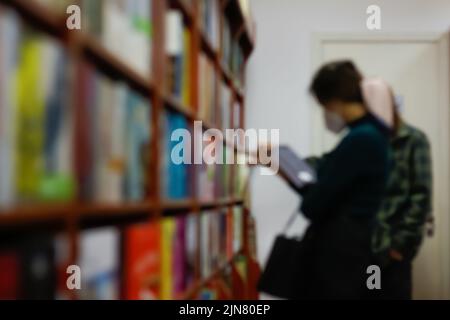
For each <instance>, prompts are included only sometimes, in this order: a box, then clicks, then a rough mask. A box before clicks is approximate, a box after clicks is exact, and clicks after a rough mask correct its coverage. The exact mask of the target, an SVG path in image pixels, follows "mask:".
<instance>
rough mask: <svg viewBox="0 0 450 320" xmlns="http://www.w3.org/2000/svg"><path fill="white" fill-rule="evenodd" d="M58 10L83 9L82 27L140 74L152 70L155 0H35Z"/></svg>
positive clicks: (61, 13) (65, 15)
mask: <svg viewBox="0 0 450 320" xmlns="http://www.w3.org/2000/svg"><path fill="white" fill-rule="evenodd" d="M32 1H36V2H39V3H41V4H43V5H45V6H46V8H47V9H48V10H50V11H51V12H53V13H54V14H59V15H61V16H64V17H68V15H67V12H66V11H67V8H68V7H69V6H70V5H78V6H79V8H80V9H81V30H82V31H83V32H85V33H87V34H90V35H91V36H93V37H94V38H95V39H96V40H98V41H100V42H101V43H102V45H103V46H104V47H105V48H106V49H108V50H109V51H110V52H111V53H113V54H114V55H115V56H117V57H118V58H120V59H121V60H122V61H123V62H125V63H127V64H128V65H129V66H130V67H132V68H133V69H134V70H136V71H137V72H138V73H139V74H140V75H142V76H144V77H148V76H149V75H150V74H151V66H152V64H151V61H152V53H153V52H152V51H153V50H152V45H153V43H152V39H153V21H152V18H153V17H152V10H153V7H152V1H153V0H95V1H92V0H77V1H72V0H32Z"/></svg>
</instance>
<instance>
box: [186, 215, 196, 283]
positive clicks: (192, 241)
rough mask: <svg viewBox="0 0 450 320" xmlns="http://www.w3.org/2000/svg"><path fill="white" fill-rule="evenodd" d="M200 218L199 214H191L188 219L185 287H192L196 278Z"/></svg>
mask: <svg viewBox="0 0 450 320" xmlns="http://www.w3.org/2000/svg"><path fill="white" fill-rule="evenodd" d="M198 221H199V216H198V215H197V214H189V215H188V216H187V217H186V227H185V228H186V231H185V255H186V260H185V268H186V269H185V286H186V288H188V287H190V286H191V285H192V284H193V283H194V281H195V277H196V272H197V265H198V256H197V252H198V250H199V242H198V239H199V237H198V235H199V228H198V223H199V222H198Z"/></svg>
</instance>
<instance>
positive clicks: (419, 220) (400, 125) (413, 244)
mask: <svg viewBox="0 0 450 320" xmlns="http://www.w3.org/2000/svg"><path fill="white" fill-rule="evenodd" d="M394 119H395V129H394V133H393V136H392V138H391V152H392V160H393V161H392V168H391V172H390V176H389V179H388V185H387V190H386V196H385V198H384V200H383V202H382V205H381V208H380V210H379V212H378V215H377V224H376V227H375V230H374V234H373V245H372V247H373V251H374V253H375V256H376V261H377V263H379V264H380V267H381V269H382V273H381V283H382V285H381V291H380V292H379V293H378V294H379V297H380V298H381V299H397V300H398V299H401V300H410V299H411V297H412V261H413V259H414V258H415V256H416V255H417V253H418V251H419V248H420V245H421V243H422V241H423V237H424V231H425V226H426V223H427V221H431V218H432V215H431V210H432V207H431V203H432V161H431V148H430V143H429V141H428V138H427V136H426V135H425V133H423V132H422V131H420V130H419V129H417V128H415V127H413V126H411V125H409V124H407V123H406V122H405V121H403V120H402V119H401V117H400V115H399V114H398V111H397V110H395V111H394Z"/></svg>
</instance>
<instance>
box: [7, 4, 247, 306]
mask: <svg viewBox="0 0 450 320" xmlns="http://www.w3.org/2000/svg"><path fill="white" fill-rule="evenodd" d="M219 1H220V6H219V10H221V14H220V15H219V17H220V30H222V24H223V19H229V23H232V24H233V30H236V31H235V32H234V33H233V37H234V38H235V40H237V41H239V43H240V44H241V46H242V49H243V50H244V52H245V59H246V60H247V58H248V57H249V55H250V54H251V52H252V50H253V47H254V36H253V35H252V34H250V32H249V29H248V22H247V21H246V18H245V16H244V14H243V12H242V10H241V8H240V6H239V3H238V1H237V0H219ZM74 2H75V3H76V0H75V1H74ZM152 3H153V8H152V14H153V17H152V19H153V39H152V41H153V43H154V44H157V45H153V46H152V50H153V54H152V57H153V61H152V62H151V64H152V66H151V75H150V76H149V77H148V78H146V77H144V76H142V75H140V74H139V73H138V72H136V71H135V70H133V68H132V67H130V66H129V65H128V64H126V63H125V62H123V61H121V60H120V59H119V58H118V57H116V56H115V55H114V54H113V53H111V52H109V51H108V50H107V49H106V48H104V47H103V46H102V45H101V44H100V42H99V41H98V40H97V39H95V38H94V37H93V36H91V35H89V34H86V33H84V32H78V31H70V30H68V29H67V28H66V25H65V19H66V17H65V16H59V15H58V14H56V13H54V12H52V11H51V10H50V9H49V8H47V7H45V6H43V5H42V4H39V3H37V2H34V1H30V0H0V4H1V5H4V6H6V7H8V6H9V7H11V8H13V9H15V10H16V12H18V13H19V14H20V15H21V16H22V18H23V19H24V20H25V21H26V22H27V23H29V24H30V25H32V26H33V27H35V28H36V29H37V30H40V31H42V32H43V33H46V34H48V35H50V36H52V37H54V38H56V39H57V40H59V41H60V43H61V44H62V45H63V46H64V47H65V49H66V50H67V51H68V54H69V55H70V56H71V57H72V59H73V60H74V63H75V65H77V64H79V63H81V62H82V61H89V62H90V63H91V64H92V65H93V66H95V67H96V68H97V69H98V70H99V71H100V72H102V73H103V74H105V75H106V76H108V77H110V78H113V79H117V80H120V81H122V82H125V83H126V84H128V85H129V86H130V87H131V88H133V89H134V90H136V91H137V92H139V93H140V94H142V95H143V96H144V97H146V98H148V99H149V100H150V101H151V104H152V108H151V110H152V115H151V116H152V132H151V134H152V137H151V139H152V141H151V145H152V153H151V155H152V156H151V159H150V168H149V170H148V171H149V175H150V176H151V180H150V181H152V182H151V185H150V190H149V194H148V196H147V200H146V201H144V202H142V203H123V204H111V205H100V204H86V203H80V202H79V201H74V202H73V203H70V204H67V203H66V204H55V205H47V206H46V205H37V206H29V207H18V208H10V209H8V210H7V212H2V213H1V214H0V233H1V232H4V231H7V232H8V233H16V232H18V234H21V230H26V231H27V232H28V231H29V230H32V231H33V232H36V231H39V230H40V228H45V227H46V226H48V225H52V226H56V227H57V228H59V229H62V230H65V231H66V233H67V234H68V235H69V241H70V250H71V252H70V261H69V264H75V262H76V261H77V256H78V237H79V233H80V231H81V230H82V229H84V228H91V227H98V226H100V225H102V226H103V225H118V226H124V225H127V224H130V223H134V222H136V221H152V220H153V221H157V220H159V219H160V218H162V217H165V216H174V215H179V214H186V213H193V214H197V215H200V214H201V212H202V211H205V210H219V209H224V210H228V212H230V211H231V208H232V207H234V206H241V207H244V205H245V201H244V199H236V198H234V197H233V196H232V197H230V198H224V199H216V200H214V201H209V202H201V201H199V200H198V199H196V198H195V197H193V198H191V199H186V200H183V201H166V200H163V197H162V195H161V194H160V193H161V190H160V189H159V181H160V179H161V178H162V177H161V176H160V175H161V173H160V170H159V168H160V167H161V163H160V161H161V152H160V151H161V141H162V140H163V139H162V138H163V136H162V128H161V123H160V121H158V120H159V119H160V118H161V115H162V113H163V112H164V110H171V111H173V112H176V113H178V114H182V115H183V116H185V117H186V119H187V120H188V122H190V123H193V122H194V121H196V120H198V121H203V123H204V129H209V128H220V125H219V124H218V122H217V121H216V122H215V123H208V122H205V121H204V120H203V119H199V117H198V115H197V110H198V107H197V106H198V102H199V97H198V85H199V81H198V79H199V75H198V57H199V55H200V53H201V52H203V53H205V54H206V56H207V57H208V58H209V59H210V61H211V62H212V64H213V65H214V69H215V72H216V74H217V75H219V76H218V77H216V86H218V85H219V83H220V82H223V83H225V84H226V85H227V86H228V87H229V89H230V91H231V93H232V101H231V105H230V106H229V108H230V109H231V112H230V115H233V114H234V112H233V109H232V108H234V104H235V102H237V103H238V104H239V106H240V123H239V125H238V126H239V127H240V128H244V118H243V117H244V102H245V99H244V92H243V90H242V88H240V87H239V86H238V85H237V84H236V82H235V81H234V78H233V75H232V74H231V72H230V71H229V70H228V68H227V67H225V66H224V65H223V63H222V57H221V51H222V48H219V49H214V46H213V45H212V44H211V43H210V42H209V40H208V38H207V36H206V35H205V33H204V31H203V30H202V29H201V23H200V20H201V17H200V10H199V5H198V4H199V3H198V1H193V6H192V7H190V6H188V5H187V4H186V2H184V1H183V0H161V1H160V0H154V1H153V2H152ZM170 8H175V9H178V10H180V12H181V13H182V14H183V17H184V21H185V24H186V26H187V27H188V28H189V29H190V32H191V35H192V40H191V45H192V52H191V53H192V54H191V59H192V61H191V62H190V63H191V66H192V75H191V81H192V83H193V86H192V87H191V89H192V91H193V92H192V94H191V96H192V97H191V103H190V104H191V106H189V107H188V106H184V105H182V104H181V103H180V102H179V101H178V100H177V99H175V98H174V97H172V96H170V95H168V94H166V91H165V88H164V82H165V81H164V80H165V79H164V77H165V68H166V63H167V59H166V56H165V51H164V43H165V39H164V38H165V30H164V28H165V15H166V12H167V10H168V9H170ZM216 92H218V94H217V95H216V108H217V110H218V106H219V105H220V100H219V99H220V96H219V95H220V91H219V90H217V91H216ZM75 100H76V99H75ZM77 103H78V102H74V104H73V107H74V108H75V117H76V118H77V110H79V109H78V105H77ZM217 114H220V113H218V112H216V115H217ZM230 123H234V120H233V119H230ZM75 130H76V129H75ZM75 135H76V133H75ZM76 144H77V141H75V148H77V145H76ZM194 170H195V169H194ZM230 175H231V176H232V177H233V176H234V174H233V171H232V172H230ZM194 180H195V179H194ZM233 185H234V183H233V178H232V179H231V183H230V188H233ZM191 187H193V188H195V182H194V181H192V186H191ZM230 191H231V193H230V194H231V195H233V192H232V191H233V190H230ZM248 216H249V213H248V210H244V215H243V219H244V221H243V227H244V232H243V234H244V242H243V248H242V249H241V250H240V251H239V252H238V253H237V254H236V256H238V255H246V256H248V255H249V248H248V241H247V240H246V239H245V236H246V234H247V233H246V231H245V227H246V226H247V222H246V221H247V219H248ZM198 221H199V223H200V219H198ZM199 234H200V233H199ZM199 237H200V235H199ZM198 240H200V238H198ZM198 243H200V241H198ZM197 251H200V250H197ZM235 258H236V257H233V258H232V259H230V260H229V261H228V262H227V266H229V265H231V264H232V263H233V261H234V260H235ZM199 266H200V253H199V252H198V254H197V266H196V269H197V270H196V275H195V281H194V284H193V285H192V287H191V288H189V289H188V290H187V292H186V293H185V294H183V295H181V296H180V297H177V298H180V299H185V298H194V297H195V295H196V294H197V293H198V292H199V291H200V290H201V288H202V287H204V286H205V285H207V284H208V283H209V282H210V281H212V280H213V279H214V278H217V277H219V276H220V275H221V274H222V272H223V270H224V269H223V268H225V266H223V267H222V268H219V269H218V270H215V271H213V273H212V276H211V277H210V278H209V279H206V280H205V279H201V277H200V272H199V269H200V267H199Z"/></svg>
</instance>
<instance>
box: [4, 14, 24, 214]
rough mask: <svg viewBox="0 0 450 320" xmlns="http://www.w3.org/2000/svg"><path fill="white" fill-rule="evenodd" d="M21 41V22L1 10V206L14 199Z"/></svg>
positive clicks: (9, 204) (8, 204)
mask: <svg viewBox="0 0 450 320" xmlns="http://www.w3.org/2000/svg"><path fill="white" fill-rule="evenodd" d="M19 43H20V22H19V19H18V17H17V15H16V14H15V13H14V12H13V11H11V10H2V11H1V12H0V176H1V179H0V209H1V208H2V207H9V206H12V205H13V204H14V202H15V201H16V181H15V172H16V169H15V163H16V154H15V147H16V145H15V132H16V128H15V125H16V123H17V120H16V112H17V104H16V99H15V98H16V97H15V94H14V92H15V88H14V85H15V83H16V81H15V79H14V77H15V73H16V71H15V69H16V67H17V61H16V59H17V57H18V51H19Z"/></svg>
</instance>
